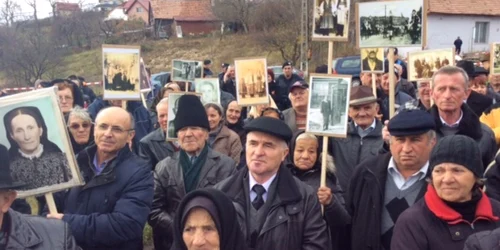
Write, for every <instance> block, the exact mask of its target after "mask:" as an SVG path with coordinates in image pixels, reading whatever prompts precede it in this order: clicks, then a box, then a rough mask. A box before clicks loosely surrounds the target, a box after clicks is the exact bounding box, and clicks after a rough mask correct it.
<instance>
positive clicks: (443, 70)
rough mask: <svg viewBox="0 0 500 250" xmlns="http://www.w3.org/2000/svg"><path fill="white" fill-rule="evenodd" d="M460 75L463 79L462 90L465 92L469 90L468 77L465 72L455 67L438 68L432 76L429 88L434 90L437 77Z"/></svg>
mask: <svg viewBox="0 0 500 250" xmlns="http://www.w3.org/2000/svg"><path fill="white" fill-rule="evenodd" d="M458 73H460V74H461V75H462V77H463V78H464V88H465V91H467V90H468V89H469V76H468V75H467V72H465V70H464V69H462V68H460V67H457V66H444V67H442V68H440V69H439V70H438V71H436V73H434V75H433V76H432V80H431V88H432V89H434V87H435V86H436V77H437V76H438V75H449V76H450V75H454V74H458Z"/></svg>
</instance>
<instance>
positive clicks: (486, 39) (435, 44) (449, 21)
mask: <svg viewBox="0 0 500 250" xmlns="http://www.w3.org/2000/svg"><path fill="white" fill-rule="evenodd" d="M425 1H427V48H428V49H442V48H452V47H454V46H453V42H454V41H455V39H457V37H460V38H461V39H462V42H463V44H462V51H463V52H465V53H467V52H474V51H489V49H490V44H491V43H492V42H500V0H425Z"/></svg>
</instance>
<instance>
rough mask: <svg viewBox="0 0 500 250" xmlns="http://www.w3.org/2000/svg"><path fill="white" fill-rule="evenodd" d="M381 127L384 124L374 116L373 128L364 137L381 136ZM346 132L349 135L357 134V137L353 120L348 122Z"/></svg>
mask: <svg viewBox="0 0 500 250" xmlns="http://www.w3.org/2000/svg"><path fill="white" fill-rule="evenodd" d="M383 127H384V126H383V125H382V123H381V122H380V121H379V120H378V119H377V118H375V129H373V130H372V131H371V132H370V133H369V134H368V135H366V136H365V138H370V137H380V138H382V128H383ZM347 133H348V134H349V135H357V136H358V137H359V134H358V129H357V128H356V124H354V121H350V122H349V126H348V131H347Z"/></svg>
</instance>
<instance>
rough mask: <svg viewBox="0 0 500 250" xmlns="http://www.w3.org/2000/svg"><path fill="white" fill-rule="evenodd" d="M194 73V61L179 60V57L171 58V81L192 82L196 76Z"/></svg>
mask: <svg viewBox="0 0 500 250" xmlns="http://www.w3.org/2000/svg"><path fill="white" fill-rule="evenodd" d="M202 72H203V70H202ZM195 73H196V61H190V60H181V59H174V60H172V81H174V82H194V79H195V78H196V74H195ZM202 74H203V73H202Z"/></svg>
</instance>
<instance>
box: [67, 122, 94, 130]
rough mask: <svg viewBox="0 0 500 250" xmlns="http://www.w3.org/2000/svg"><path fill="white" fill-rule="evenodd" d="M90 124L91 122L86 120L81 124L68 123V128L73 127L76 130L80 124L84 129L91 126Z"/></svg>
mask: <svg viewBox="0 0 500 250" xmlns="http://www.w3.org/2000/svg"><path fill="white" fill-rule="evenodd" d="M91 125H92V124H91V123H88V122H84V123H82V124H81V125H80V124H78V123H73V124H71V125H69V128H70V129H73V130H77V129H80V126H81V127H82V128H84V129H87V128H89V127H90V126H91Z"/></svg>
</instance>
